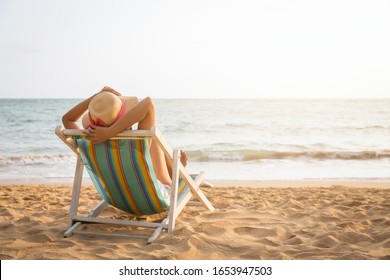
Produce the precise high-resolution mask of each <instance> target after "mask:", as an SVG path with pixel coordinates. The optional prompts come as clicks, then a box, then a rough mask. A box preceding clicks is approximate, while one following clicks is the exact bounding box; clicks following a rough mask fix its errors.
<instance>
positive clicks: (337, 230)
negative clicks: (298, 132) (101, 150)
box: [0, 181, 390, 260]
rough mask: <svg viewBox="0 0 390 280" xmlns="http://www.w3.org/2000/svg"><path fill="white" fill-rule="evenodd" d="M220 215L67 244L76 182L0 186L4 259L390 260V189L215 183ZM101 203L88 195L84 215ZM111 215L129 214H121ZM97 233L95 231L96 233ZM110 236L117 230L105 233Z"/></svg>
mask: <svg viewBox="0 0 390 280" xmlns="http://www.w3.org/2000/svg"><path fill="white" fill-rule="evenodd" d="M214 185H215V187H213V188H210V187H207V188H204V192H205V194H206V195H207V197H209V199H210V201H211V202H212V203H213V205H214V206H215V208H216V211H215V212H208V211H207V210H206V209H205V208H202V207H198V206H189V207H186V208H185V210H184V211H183V213H181V214H180V216H179V217H178V219H177V223H176V229H175V232H174V234H173V235H168V234H167V233H166V232H163V233H162V234H161V235H160V237H159V238H158V239H157V241H156V242H154V243H152V244H148V243H147V242H146V240H143V239H133V238H124V237H115V238H108V237H88V236H83V235H73V236H72V237H70V238H64V237H63V233H64V231H65V230H66V227H67V215H68V211H69V205H70V198H71V185H70V184H49V185H48V184H31V185H28V184H23V185H17V184H13V185H12V184H5V185H1V186H0V248H1V249H0V259H2V260H9V259H11V260H13V259H24V260H30V259H44V260H47V259H55V260H70V259H92V260H96V259H137V260H144V259H146V260H148V259H163V260H165V259H174V260H188V259H202V260H235V259H251V260H253V259H255V260H258V259H267V260H286V259H287V260H291V259H299V260H311V259H374V260H378V259H381V260H383V259H387V260H388V259H390V230H389V228H390V183H389V182H375V181H374V182H358V181H349V182H330V181H317V182H313V181H274V182H266V181H264V182H249V181H242V182H240V181H237V182H227V181H226V182H224V181H220V182H214ZM98 200H99V196H98V195H97V193H96V191H95V189H94V188H93V187H92V186H91V185H88V184H87V185H84V186H83V187H82V196H81V198H80V204H81V206H80V213H83V214H86V213H88V209H89V208H90V207H91V206H93V205H94V204H95V203H96V202H97V201H98ZM104 215H106V216H107V217H109V216H111V215H114V216H116V217H118V218H126V215H124V214H122V213H120V212H119V211H118V210H115V209H113V208H110V209H107V211H106V212H105V214H104ZM94 226H95V225H88V226H87V228H88V229H92V228H93V227H94ZM105 229H106V230H108V231H110V230H112V228H111V227H110V226H105Z"/></svg>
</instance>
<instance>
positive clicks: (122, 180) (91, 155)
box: [77, 138, 190, 215]
mask: <svg viewBox="0 0 390 280" xmlns="http://www.w3.org/2000/svg"><path fill="white" fill-rule="evenodd" d="M77 144H78V147H79V151H80V155H81V159H82V161H83V164H84V166H85V167H86V169H87V171H88V173H89V175H90V177H91V180H92V182H93V184H94V186H95V188H96V190H97V191H98V192H99V194H100V195H101V196H102V197H103V199H104V200H105V201H106V202H107V203H109V204H110V205H112V206H114V207H116V208H119V209H121V210H123V211H125V212H128V213H131V214H134V215H150V214H156V213H161V212H164V211H167V210H169V206H168V205H167V204H166V203H165V201H164V199H163V197H162V194H161V192H160V189H159V187H158V182H157V178H156V174H155V172H154V168H153V165H152V160H151V157H150V153H149V147H148V145H149V144H148V140H147V139H126V140H107V141H105V142H103V143H99V144H93V143H92V142H91V141H89V140H87V139H85V138H79V139H77ZM187 191H190V190H189V187H188V186H186V184H185V181H184V180H180V182H179V189H178V200H180V198H181V197H182V196H183V195H184V194H185V193H186V192H187Z"/></svg>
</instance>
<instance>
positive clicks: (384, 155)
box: [0, 149, 390, 169]
mask: <svg viewBox="0 0 390 280" xmlns="http://www.w3.org/2000/svg"><path fill="white" fill-rule="evenodd" d="M186 153H187V154H188V156H189V157H190V159H191V160H194V161H198V162H232V161H243V162H246V161H261V160H283V159H289V160H294V159H297V160H298V159H299V160H381V159H389V158H390V150H383V151H357V152H354V151H299V152H294V151H272V150H245V149H243V150H223V151H209V150H186ZM75 161H76V156H75V155H74V154H24V155H9V156H7V155H6V156H4V155H3V156H0V168H2V169H4V168H5V167H9V168H10V167H13V166H14V167H23V166H33V165H34V166H48V165H51V166H59V167H60V166H62V165H63V164H72V165H73V164H74V163H75Z"/></svg>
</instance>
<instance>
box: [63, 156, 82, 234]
mask: <svg viewBox="0 0 390 280" xmlns="http://www.w3.org/2000/svg"><path fill="white" fill-rule="evenodd" d="M83 169H84V166H83V163H82V161H81V158H80V156H78V157H77V163H76V171H75V176H74V181H73V190H72V200H71V203H70V211H69V217H68V230H67V231H66V233H67V235H66V236H70V235H72V233H71V231H70V229H71V228H72V227H73V218H74V217H76V216H77V212H78V207H79V200H80V190H81V182H82V179H83Z"/></svg>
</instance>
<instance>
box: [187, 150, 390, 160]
mask: <svg viewBox="0 0 390 280" xmlns="http://www.w3.org/2000/svg"><path fill="white" fill-rule="evenodd" d="M186 152H187V154H188V155H189V157H190V158H191V159H194V160H197V161H256V160H272V159H279V160H281V159H290V160H293V159H306V160H380V159H387V158H390V150H384V151H303V152H293V151H268V150H231V151H205V150H196V151H186Z"/></svg>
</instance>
